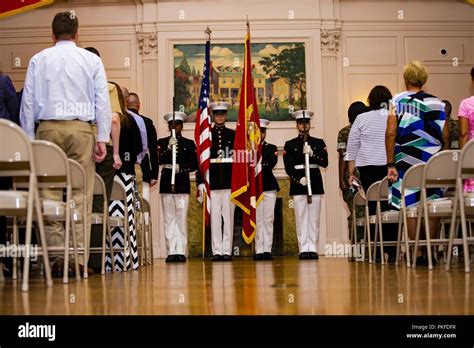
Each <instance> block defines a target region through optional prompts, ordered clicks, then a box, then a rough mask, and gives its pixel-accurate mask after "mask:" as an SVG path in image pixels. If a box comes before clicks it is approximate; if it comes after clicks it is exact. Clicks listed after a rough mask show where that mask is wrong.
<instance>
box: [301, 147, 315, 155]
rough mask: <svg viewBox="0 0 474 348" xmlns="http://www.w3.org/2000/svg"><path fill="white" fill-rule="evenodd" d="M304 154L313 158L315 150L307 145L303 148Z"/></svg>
mask: <svg viewBox="0 0 474 348" xmlns="http://www.w3.org/2000/svg"><path fill="white" fill-rule="evenodd" d="M303 153H304V154H305V155H310V156H313V150H312V149H311V146H309V145H305V146H304V147H303Z"/></svg>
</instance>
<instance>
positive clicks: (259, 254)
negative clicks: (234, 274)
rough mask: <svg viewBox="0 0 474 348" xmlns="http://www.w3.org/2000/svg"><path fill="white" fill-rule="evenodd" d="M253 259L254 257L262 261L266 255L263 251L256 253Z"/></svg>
mask: <svg viewBox="0 0 474 348" xmlns="http://www.w3.org/2000/svg"><path fill="white" fill-rule="evenodd" d="M253 259H254V260H255V261H262V260H263V259H264V255H263V254H262V253H258V254H255V255H254V256H253Z"/></svg>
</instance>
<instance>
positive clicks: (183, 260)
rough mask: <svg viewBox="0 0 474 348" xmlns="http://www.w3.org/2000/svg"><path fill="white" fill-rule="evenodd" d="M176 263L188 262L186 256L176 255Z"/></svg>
mask: <svg viewBox="0 0 474 348" xmlns="http://www.w3.org/2000/svg"><path fill="white" fill-rule="evenodd" d="M176 262H186V256H184V255H182V254H178V255H176Z"/></svg>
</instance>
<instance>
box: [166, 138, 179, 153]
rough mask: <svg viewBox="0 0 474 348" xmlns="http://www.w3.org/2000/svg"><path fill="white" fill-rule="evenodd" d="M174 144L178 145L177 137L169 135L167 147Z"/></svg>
mask: <svg viewBox="0 0 474 348" xmlns="http://www.w3.org/2000/svg"><path fill="white" fill-rule="evenodd" d="M174 145H178V139H176V138H174V137H171V138H170V141H169V143H168V149H170V150H171V149H172V148H173V146H174Z"/></svg>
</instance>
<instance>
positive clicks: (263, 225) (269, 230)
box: [255, 190, 277, 254]
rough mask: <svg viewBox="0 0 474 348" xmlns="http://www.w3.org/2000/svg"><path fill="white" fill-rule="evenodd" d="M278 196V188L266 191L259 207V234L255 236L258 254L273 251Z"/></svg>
mask: <svg viewBox="0 0 474 348" xmlns="http://www.w3.org/2000/svg"><path fill="white" fill-rule="evenodd" d="M276 198H277V191H276V190H273V191H264V192H263V199H262V200H261V201H260V204H259V205H258V207H257V234H256V236H255V251H256V253H257V254H261V253H271V252H272V243H273V220H274V218H275V214H274V212H275V203H276Z"/></svg>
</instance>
